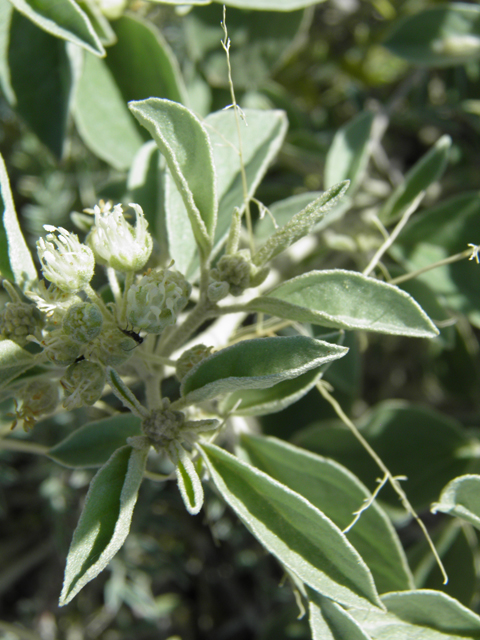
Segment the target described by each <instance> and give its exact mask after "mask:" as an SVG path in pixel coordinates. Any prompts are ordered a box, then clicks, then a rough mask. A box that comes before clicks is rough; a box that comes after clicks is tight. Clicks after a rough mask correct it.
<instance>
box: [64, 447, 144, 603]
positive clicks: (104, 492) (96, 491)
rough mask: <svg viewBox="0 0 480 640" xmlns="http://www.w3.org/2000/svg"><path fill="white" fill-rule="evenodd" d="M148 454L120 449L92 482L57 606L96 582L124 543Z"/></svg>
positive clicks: (73, 542)
mask: <svg viewBox="0 0 480 640" xmlns="http://www.w3.org/2000/svg"><path fill="white" fill-rule="evenodd" d="M147 453H148V450H147V449H142V450H138V449H132V448H131V447H128V446H126V447H122V448H121V449H118V450H117V451H116V452H115V453H114V454H113V455H112V457H111V458H110V459H109V460H108V462H107V463H106V464H105V465H104V466H103V467H102V468H101V469H100V470H99V471H98V473H97V474H96V476H95V477H94V478H93V480H92V482H91V484H90V488H89V490H88V493H87V497H86V500H85V506H84V508H83V512H82V515H81V516H80V520H79V522H78V525H77V528H76V529H75V533H74V534H73V539H72V544H71V546H70V549H69V552H68V557H67V566H66V569H65V580H64V583H63V589H62V593H61V595H60V603H59V604H60V606H63V605H65V604H68V603H69V602H70V601H71V600H72V599H73V598H74V597H75V596H76V595H77V593H78V592H79V591H80V590H81V589H83V587H84V586H85V585H86V584H87V583H88V582H90V580H93V578H96V577H97V576H98V574H99V573H100V572H101V571H103V569H105V567H106V566H107V564H108V563H109V562H110V560H111V559H112V558H113V557H114V556H115V554H116V553H117V552H118V551H119V549H120V548H121V547H122V545H123V543H124V542H125V538H126V537H127V535H128V532H129V530H130V523H131V521H132V514H133V509H134V506H135V503H136V501H137V494H138V489H139V487H140V484H141V482H142V479H143V471H144V469H145V462H146V459H147Z"/></svg>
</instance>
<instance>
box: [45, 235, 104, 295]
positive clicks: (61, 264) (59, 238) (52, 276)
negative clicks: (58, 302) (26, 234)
mask: <svg viewBox="0 0 480 640" xmlns="http://www.w3.org/2000/svg"><path fill="white" fill-rule="evenodd" d="M43 228H44V229H45V231H49V232H50V233H48V234H47V237H46V239H44V238H39V240H38V241H37V252H38V257H39V259H40V262H41V265H42V271H43V275H44V276H45V278H46V279H47V280H49V281H50V282H53V284H55V285H57V287H58V288H59V289H61V290H62V291H65V292H66V293H76V292H77V291H81V290H82V289H84V288H85V287H86V285H88V284H89V282H90V280H91V279H92V276H93V271H94V269H95V257H94V255H93V252H92V250H91V249H90V248H89V247H87V246H85V245H84V244H81V242H80V241H79V239H78V237H77V236H76V235H75V234H74V233H69V232H68V231H67V230H66V229H63V227H58V228H57V227H52V225H49V224H45V225H43Z"/></svg>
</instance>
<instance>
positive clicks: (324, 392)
mask: <svg viewBox="0 0 480 640" xmlns="http://www.w3.org/2000/svg"><path fill="white" fill-rule="evenodd" d="M316 386H317V389H318V391H319V392H320V394H321V395H322V396H323V397H324V398H325V400H326V401H327V402H328V403H330V405H331V406H332V407H333V409H334V410H335V413H336V414H337V415H338V417H339V418H340V420H341V421H342V422H343V423H344V424H345V425H346V426H347V427H348V428H349V429H350V431H351V432H352V434H353V435H354V436H355V438H356V439H357V440H358V441H359V442H360V444H361V445H362V447H363V448H364V449H365V451H366V452H367V453H368V454H369V456H370V457H371V458H373V460H374V461H375V462H376V464H377V465H378V466H379V467H380V469H381V470H382V471H383V473H384V474H385V477H386V478H388V481H389V483H390V484H391V486H392V488H393V490H394V491H395V493H396V494H397V495H398V497H399V498H400V502H401V503H402V505H403V507H404V508H405V510H406V511H407V512H408V513H409V514H410V515H411V516H412V518H414V519H415V520H416V521H417V523H418V525H419V527H420V528H421V530H422V531H423V533H424V535H425V538H426V540H427V542H428V545H429V547H430V549H431V550H432V553H433V555H434V556H435V559H436V561H437V564H438V566H439V568H440V571H441V572H442V576H443V584H447V582H448V576H447V573H446V571H445V567H444V566H443V563H442V561H441V559H440V556H439V555H438V553H437V550H436V549H435V545H434V544H433V540H432V539H431V537H430V534H429V533H428V531H427V528H426V527H425V525H424V523H423V522H422V520H420V518H419V516H418V514H417V512H416V511H415V509H414V508H413V507H412V505H411V504H410V502H409V500H408V498H407V496H406V494H405V492H404V490H403V489H402V487H401V486H400V484H399V482H398V478H396V477H394V476H392V474H391V473H390V470H389V469H388V467H387V466H386V465H385V464H384V462H383V460H382V459H381V458H380V457H379V456H378V455H377V453H376V452H375V451H374V450H373V449H372V447H371V446H370V445H369V443H368V442H367V441H366V440H365V438H364V437H363V436H362V434H361V433H360V431H359V430H358V429H357V427H356V426H355V425H354V424H353V422H352V421H351V420H350V418H349V417H348V416H347V415H346V413H345V412H344V411H343V409H342V407H341V406H340V404H339V403H338V402H337V401H336V400H335V398H334V397H333V396H332V395H331V394H330V393H329V392H328V391H327V389H326V388H325V385H324V384H322V382H318V383H317V385H316Z"/></svg>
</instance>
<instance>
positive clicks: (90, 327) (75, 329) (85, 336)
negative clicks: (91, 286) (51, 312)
mask: <svg viewBox="0 0 480 640" xmlns="http://www.w3.org/2000/svg"><path fill="white" fill-rule="evenodd" d="M102 324H103V316H102V312H101V310H100V307H99V306H98V305H96V304H94V303H92V302H80V303H79V304H73V305H72V306H71V307H69V309H68V311H67V313H66V314H65V317H64V319H63V331H64V332H65V333H66V335H67V336H69V337H70V338H71V339H72V340H74V341H75V342H79V343H86V342H90V341H91V340H93V339H94V338H96V337H97V336H98V335H99V333H100V332H101V330H102Z"/></svg>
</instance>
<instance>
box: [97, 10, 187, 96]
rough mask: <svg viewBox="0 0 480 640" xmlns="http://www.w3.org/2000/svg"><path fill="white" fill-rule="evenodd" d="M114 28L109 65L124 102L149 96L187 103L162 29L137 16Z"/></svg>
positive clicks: (122, 18) (116, 21)
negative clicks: (114, 36) (115, 39)
mask: <svg viewBox="0 0 480 640" xmlns="http://www.w3.org/2000/svg"><path fill="white" fill-rule="evenodd" d="M112 27H113V30H114V32H115V35H116V37H117V42H116V44H114V45H113V46H112V47H109V49H108V56H107V58H106V64H107V66H108V68H109V70H110V72H111V74H112V76H113V77H114V78H115V82H116V84H117V87H118V88H119V89H120V92H121V94H122V96H123V99H124V101H125V103H127V102H130V100H143V99H145V98H150V96H155V97H157V98H167V99H169V100H175V101H176V102H182V103H185V102H186V100H187V93H186V89H185V84H184V81H183V78H182V74H181V72H180V66H179V64H178V62H177V60H176V58H175V56H174V55H173V52H172V50H171V49H170V47H169V46H168V44H167V42H166V41H165V39H164V37H163V36H162V34H161V32H160V31H159V29H157V27H156V26H155V25H154V24H153V23H152V22H148V21H146V20H143V19H142V18H140V17H138V16H136V15H134V14H131V15H129V14H127V15H124V16H122V17H121V18H119V19H118V20H114V21H113V22H112Z"/></svg>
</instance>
